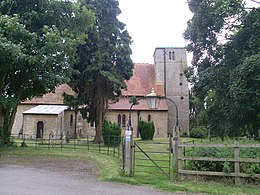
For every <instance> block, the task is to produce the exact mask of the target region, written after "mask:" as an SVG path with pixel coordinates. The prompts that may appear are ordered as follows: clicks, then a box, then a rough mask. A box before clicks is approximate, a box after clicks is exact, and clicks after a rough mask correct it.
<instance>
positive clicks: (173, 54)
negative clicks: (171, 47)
mask: <svg viewBox="0 0 260 195" xmlns="http://www.w3.org/2000/svg"><path fill="white" fill-rule="evenodd" d="M172 60H175V53H174V51H173V52H172Z"/></svg>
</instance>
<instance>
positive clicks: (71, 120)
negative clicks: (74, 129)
mask: <svg viewBox="0 0 260 195" xmlns="http://www.w3.org/2000/svg"><path fill="white" fill-rule="evenodd" d="M70 126H73V114H71V115H70Z"/></svg>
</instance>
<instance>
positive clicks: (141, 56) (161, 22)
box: [119, 0, 258, 64]
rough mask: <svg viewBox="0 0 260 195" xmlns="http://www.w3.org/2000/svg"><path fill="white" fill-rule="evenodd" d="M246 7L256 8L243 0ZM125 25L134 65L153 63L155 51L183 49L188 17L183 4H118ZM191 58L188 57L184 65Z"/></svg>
mask: <svg viewBox="0 0 260 195" xmlns="http://www.w3.org/2000/svg"><path fill="white" fill-rule="evenodd" d="M246 2H247V3H249V4H248V6H249V5H250V6H258V4H257V3H254V2H252V1H251V0H246ZM119 7H120V9H121V11H122V14H121V15H120V16H119V20H120V21H121V22H123V23H125V24H126V25H127V26H126V29H127V30H128V32H129V34H130V36H131V37H132V39H133V41H134V42H133V43H132V46H131V48H132V51H133V54H132V56H131V58H132V60H133V62H134V63H153V53H154V50H155V48H156V47H184V46H185V45H186V44H187V43H186V42H185V40H184V38H183V37H182V34H183V32H184V30H185V29H186V24H187V21H188V20H189V19H191V17H192V14H191V12H190V10H189V8H188V4H187V0H119ZM190 61H191V54H189V55H188V64H190Z"/></svg>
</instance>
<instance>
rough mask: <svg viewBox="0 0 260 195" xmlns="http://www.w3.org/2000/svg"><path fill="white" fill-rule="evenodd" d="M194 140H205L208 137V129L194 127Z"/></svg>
mask: <svg viewBox="0 0 260 195" xmlns="http://www.w3.org/2000/svg"><path fill="white" fill-rule="evenodd" d="M190 137H192V138H205V137H207V129H206V128H205V127H201V126H200V127H194V128H193V129H192V130H191V132H190Z"/></svg>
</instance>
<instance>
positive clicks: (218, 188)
mask: <svg viewBox="0 0 260 195" xmlns="http://www.w3.org/2000/svg"><path fill="white" fill-rule="evenodd" d="M137 141H138V140H137ZM154 141H155V142H159V141H160V142H167V141H168V139H163V140H162V139H155V140H154ZM185 141H192V140H187V139H185ZM206 141H207V140H205V142H206ZM198 142H201V140H196V141H195V143H198ZM147 143H149V142H146V143H141V142H139V144H140V145H142V144H143V145H142V147H143V148H145V150H146V151H152V150H154V149H155V148H154V147H156V150H157V151H163V152H165V151H166V154H163V155H164V156H165V158H168V155H167V152H169V150H168V147H169V146H168V145H167V144H157V145H152V144H147ZM0 153H1V154H4V155H13V156H24V157H25V156H27V157H31V158H35V157H38V156H48V157H52V158H78V159H83V160H86V161H91V162H94V163H95V164H96V166H97V169H98V170H99V175H100V179H101V180H102V181H109V182H119V183H127V184H133V185H149V186H153V187H155V188H158V189H161V190H165V191H168V192H178V191H182V192H187V193H200V194H227V195H228V194H237V195H239V194H260V188H259V186H253V185H252V184H250V185H248V186H246V185H239V186H236V185H231V184H225V183H221V182H212V181H211V182H204V181H199V180H198V181H196V180H195V181H176V180H169V179H168V178H167V177H166V176H165V175H162V174H158V175H157V174H156V176H155V174H154V177H151V175H153V174H150V175H149V173H148V174H147V173H139V172H136V173H135V175H132V176H126V175H124V174H123V171H122V162H121V161H120V160H119V159H118V158H115V157H113V156H112V155H107V154H106V153H104V154H99V153H97V152H92V151H87V150H73V149H66V148H63V149H58V148H55V149H48V148H35V147H25V148H21V147H10V148H1V149H0ZM138 155H139V154H138ZM150 155H154V156H153V159H155V160H156V159H158V160H161V159H162V158H163V157H162V155H158V154H150ZM152 169H154V168H152ZM149 171H151V172H153V171H157V172H158V170H156V169H155V170H151V169H150V170H149Z"/></svg>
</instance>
